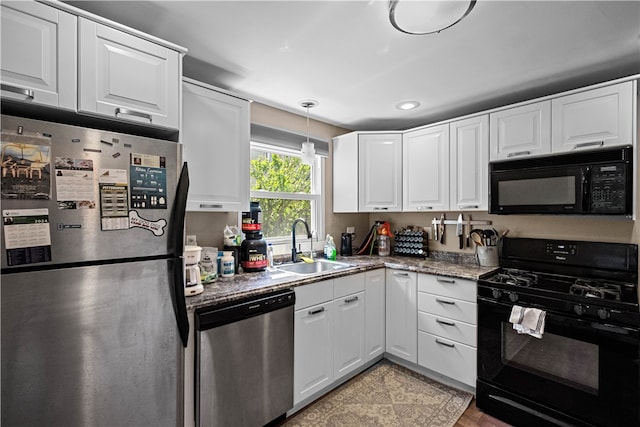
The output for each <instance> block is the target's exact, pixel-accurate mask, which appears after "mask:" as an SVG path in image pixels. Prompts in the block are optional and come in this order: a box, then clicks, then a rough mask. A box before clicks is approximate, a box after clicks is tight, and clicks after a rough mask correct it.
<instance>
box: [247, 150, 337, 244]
mask: <svg viewBox="0 0 640 427" xmlns="http://www.w3.org/2000/svg"><path fill="white" fill-rule="evenodd" d="M251 149H252V150H258V151H267V152H269V153H273V154H280V155H285V156H292V157H301V154H300V152H299V151H296V150H292V149H287V148H282V147H276V146H274V145H270V144H263V143H259V142H255V141H251ZM324 174H325V159H324V157H322V156H319V155H316V156H315V160H314V162H313V164H312V165H311V192H310V193H286V192H279V191H264V190H257V191H254V190H251V191H250V194H249V195H250V197H252V198H253V197H255V198H264V199H285V200H309V201H311V224H309V228H310V229H311V232H312V233H314V237H313V250H314V251H318V250H322V247H323V246H324V229H325V228H324V226H325V218H324V197H323V194H324V179H323V177H324ZM292 225H293V224H292ZM303 228H304V227H303ZM296 229H297V230H299V228H296ZM265 239H266V240H267V242H269V243H272V244H273V245H274V252H275V253H276V254H286V253H290V251H291V235H289V236H279V237H265ZM309 243H310V242H309V239H307V238H306V236H304V234H303V233H302V232H300V231H298V233H297V234H296V244H301V248H302V251H303V252H304V251H309V250H310V245H309Z"/></svg>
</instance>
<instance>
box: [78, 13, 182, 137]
mask: <svg viewBox="0 0 640 427" xmlns="http://www.w3.org/2000/svg"><path fill="white" fill-rule="evenodd" d="M180 55H181V54H180V53H179V52H177V51H175V50H173V49H169V48H168V47H165V46H162V45H159V44H156V43H153V42H151V41H148V40H145V39H142V38H139V37H136V36H133V35H131V34H128V33H125V32H123V31H120V30H117V29H114V28H111V27H109V26H106V25H103V24H100V23H97V22H94V21H91V20H88V19H85V18H80V25H79V64H80V66H79V69H80V72H79V84H78V88H79V89H78V91H79V93H78V95H79V96H78V103H79V105H78V111H81V112H85V113H91V114H97V115H101V116H108V117H113V118H117V119H124V120H128V121H133V122H136V123H142V124H147V125H153V126H161V127H166V128H174V129H178V128H179V127H180V84H181V80H180V79H181V73H182V67H181V57H180Z"/></svg>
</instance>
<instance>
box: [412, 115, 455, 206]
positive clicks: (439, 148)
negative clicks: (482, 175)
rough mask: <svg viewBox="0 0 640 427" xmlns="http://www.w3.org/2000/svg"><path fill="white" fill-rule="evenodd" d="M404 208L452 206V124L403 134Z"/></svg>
mask: <svg viewBox="0 0 640 427" xmlns="http://www.w3.org/2000/svg"><path fill="white" fill-rule="evenodd" d="M402 150H403V157H402V161H403V165H402V166H403V167H402V175H403V179H402V185H403V187H402V191H403V194H402V200H403V205H402V207H403V210H404V211H430V210H448V209H449V125H448V124H446V125H440V126H433V127H428V128H423V129H418V130H414V131H409V132H407V133H405V134H404V135H403V139H402Z"/></svg>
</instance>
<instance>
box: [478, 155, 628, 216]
mask: <svg viewBox="0 0 640 427" xmlns="http://www.w3.org/2000/svg"><path fill="white" fill-rule="evenodd" d="M632 154H633V150H632V147H631V146H626V147H617V148H609V149H602V150H594V151H585V152H579V153H571V154H559V155H554V156H545V157H536V158H527V159H519V160H506V161H496V162H491V163H489V213H492V214H550V215H557V214H572V215H626V216H631V215H632V212H633V206H632V203H633V160H632Z"/></svg>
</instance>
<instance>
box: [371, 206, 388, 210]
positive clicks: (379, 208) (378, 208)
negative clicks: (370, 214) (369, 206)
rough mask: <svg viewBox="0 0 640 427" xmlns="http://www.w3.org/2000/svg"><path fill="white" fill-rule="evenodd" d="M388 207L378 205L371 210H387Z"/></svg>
mask: <svg viewBox="0 0 640 427" xmlns="http://www.w3.org/2000/svg"><path fill="white" fill-rule="evenodd" d="M388 209H389V208H381V207H378V206H376V207H375V208H373V210H374V211H386V210H388Z"/></svg>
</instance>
